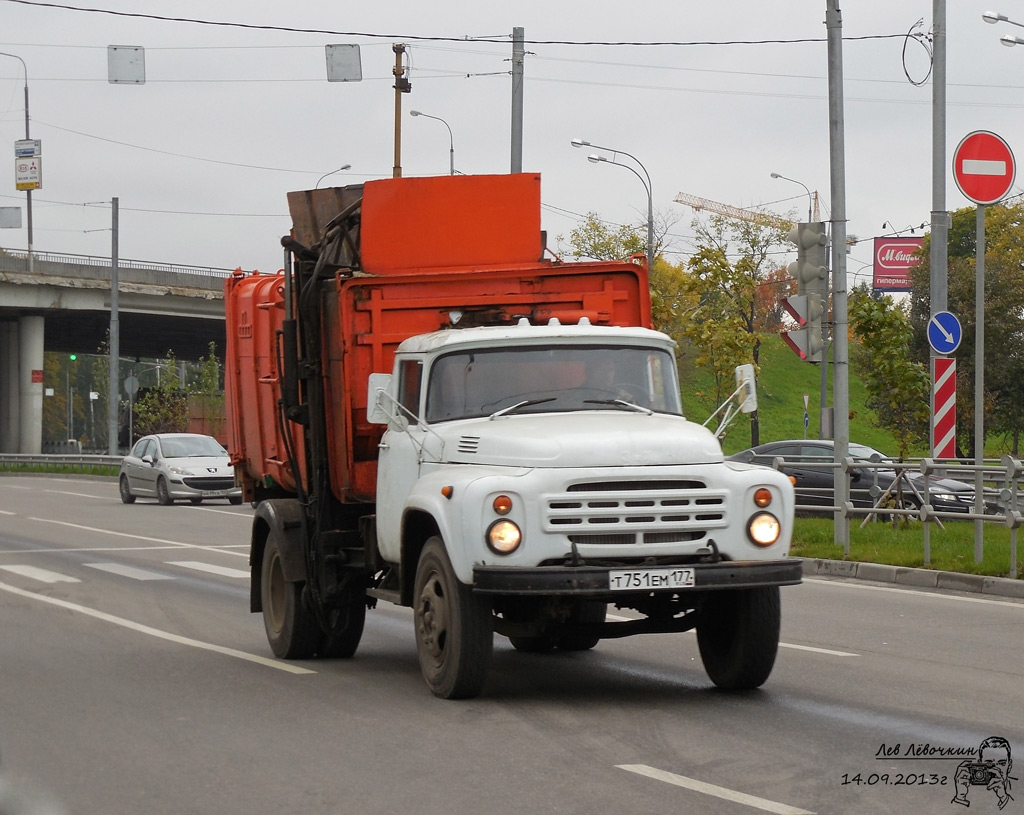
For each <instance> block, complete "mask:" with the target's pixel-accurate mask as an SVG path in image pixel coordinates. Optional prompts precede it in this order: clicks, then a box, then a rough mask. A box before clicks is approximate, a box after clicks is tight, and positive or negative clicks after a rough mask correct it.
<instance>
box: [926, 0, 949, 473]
mask: <svg viewBox="0 0 1024 815" xmlns="http://www.w3.org/2000/svg"><path fill="white" fill-rule="evenodd" d="M931 228H932V234H931V247H930V249H929V262H930V263H931V270H930V273H929V286H930V292H931V315H929V316H932V315H935V314H938V313H939V312H940V311H945V310H946V305H947V301H948V288H947V286H948V283H947V273H946V264H947V262H948V257H947V253H948V248H947V243H948V241H949V213H948V212H946V0H932V227H931ZM938 357H939V354H937V353H936V351H935V349H934V348H932V349H931V351H930V353H929V369H930V373H931V381H932V395H931V420H930V422H929V424H930V425H931V426H930V427H929V431H930V432H929V436H930V444H929V447H930V449H931V455H932V457H937V456H938V453H937V450H936V447H937V440H936V438H935V436H936V433H935V412H936V408H937V407H938V406H937V405H936V404H935V390H936V388H935V378H936V377H935V360H936V359H937V358H938ZM954 455H955V453H954Z"/></svg>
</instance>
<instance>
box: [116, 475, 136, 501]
mask: <svg viewBox="0 0 1024 815" xmlns="http://www.w3.org/2000/svg"><path fill="white" fill-rule="evenodd" d="M117 489H118V491H119V492H120V493H121V503H122V504H134V503H135V496H134V495H132V488H131V487H129V486H128V476H126V475H122V476H121V480H120V481H119V482H118V484H117Z"/></svg>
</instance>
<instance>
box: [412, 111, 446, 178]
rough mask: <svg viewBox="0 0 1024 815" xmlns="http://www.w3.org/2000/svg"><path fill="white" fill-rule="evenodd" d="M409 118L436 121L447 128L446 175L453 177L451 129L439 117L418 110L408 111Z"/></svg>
mask: <svg viewBox="0 0 1024 815" xmlns="http://www.w3.org/2000/svg"><path fill="white" fill-rule="evenodd" d="M409 115H410V116H422V117H423V118H424V119H436V120H437V121H439V122H440V123H441V124H443V125H444V126H445V127H447V128H448V174H449V175H455V138H454V137H453V136H452V129H451V127H450V126H449V125H448V122H446V121H445V120H444V119H442V118H441V117H440V116H431V115H430V114H429V113H423V112H422V111H419V110H410V111H409Z"/></svg>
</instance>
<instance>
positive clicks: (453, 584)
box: [413, 536, 494, 699]
mask: <svg viewBox="0 0 1024 815" xmlns="http://www.w3.org/2000/svg"><path fill="white" fill-rule="evenodd" d="M413 612H414V615H415V622H416V651H417V653H418V655H419V660H420V669H421V670H422V671H423V678H424V679H426V681H427V685H428V686H429V687H430V690H431V691H432V692H433V694H434V695H435V696H439V697H441V698H442V699H469V698H472V697H474V696H476V695H477V694H478V693H480V690H481V688H482V687H483V684H484V679H485V678H486V677H487V669H488V667H489V666H490V662H491V652H492V650H493V646H494V623H493V621H492V619H491V609H490V605H489V604H488V603H487V602H486V601H484V600H482V599H481V598H480V597H479V596H477V595H474V594H473V591H472V589H471V588H470V587H469V586H466V585H464V584H462V583H460V582H459V580H458V578H457V577H456V576H455V571H454V570H453V569H452V565H451V561H450V560H449V559H448V553H447V551H446V550H445V547H444V542H443V541H442V540H441V539H440V538H439V537H436V536H435V537H432V538H430V539H429V540H428V541H427V543H426V546H424V547H423V552H422V553H421V554H420V560H419V564H418V566H417V568H416V583H415V589H414V593H413Z"/></svg>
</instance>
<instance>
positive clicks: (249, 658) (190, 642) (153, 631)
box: [0, 583, 316, 674]
mask: <svg viewBox="0 0 1024 815" xmlns="http://www.w3.org/2000/svg"><path fill="white" fill-rule="evenodd" d="M0 591H6V592H10V593H11V594H16V595H18V596H19V597H26V598H28V599H30V600H38V601H39V602H41V603H48V604H50V605H52V606H58V607H60V608H66V609H69V610H70V611H77V612H79V613H80V614H85V615H87V616H89V617H95V618H96V619H97V620H103V621H104V622H107V623H113V624H114V625H119V626H121V627H122V628H127V629H130V630H132V631H137V632H139V633H140V634H148V635H149V636H151V637H156V638H157V639H161V640H168V641H169V642H176V643H178V644H179V645H187V646H189V647H191V648H199V649H200V650H203V651H213V652H214V653H217V654H223V655H224V656H229V657H234V658H235V659H241V660H244V661H246V662H255V663H256V664H257V665H264V666H266V667H267V668H275V669H277V670H279V671H284V672H285V673H290V674H315V673H316V671H311V670H309V668H300V667H299V666H298V665H289V664H288V663H286V662H278V661H276V660H273V659H267V658H266V657H261V656H257V655H256V654H247V653H246V652H245V651H237V650H235V649H234V648H225V647H224V646H222V645H214V644H213V643H210V642H203V641H202V640H194V639H191V638H189V637H180V636H178V635H177V634H172V633H170V632H169V631H161V630H160V629H159V628H151V627H150V626H148V625H142V624H141V623H136V622H134V621H132V620H126V619H124V618H123V617H115V616H114V615H113V614H107V613H106V612H103V611H97V610H96V609H93V608H88V607H87V606H80V605H78V604H77V603H69V602H67V601H66V600H59V599H57V598H56V597H46V596H45V595H42V594H36V593H35V592H32V591H24V590H23V589H19V588H16V587H15V586H9V585H8V584H6V583H0Z"/></svg>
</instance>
